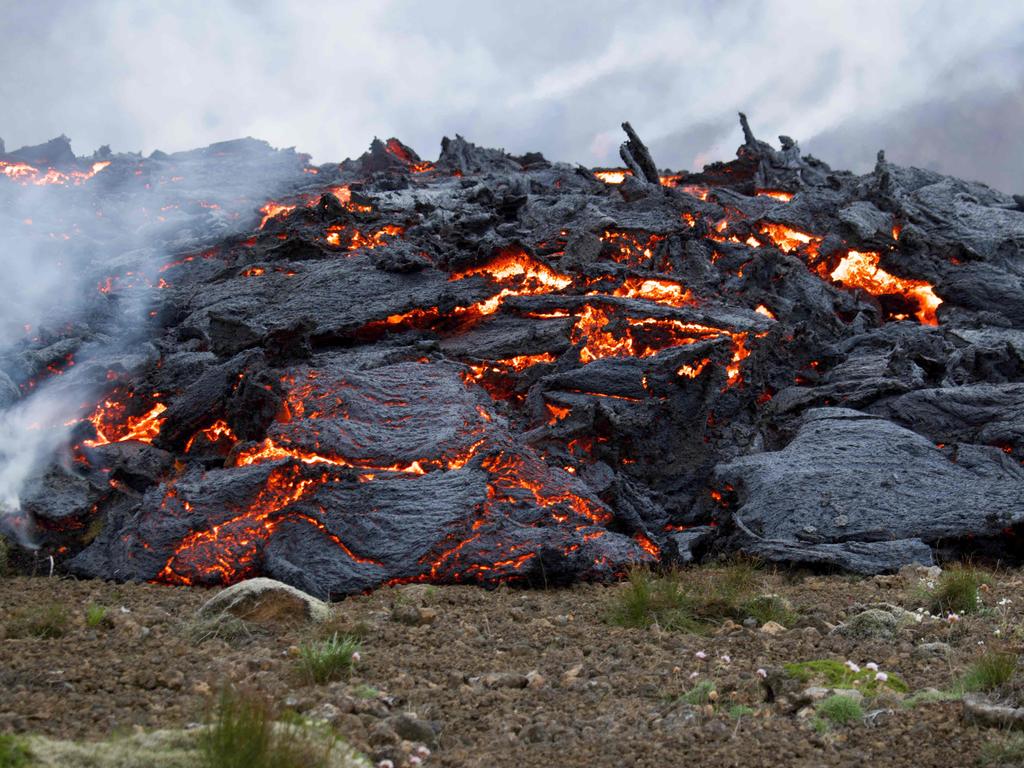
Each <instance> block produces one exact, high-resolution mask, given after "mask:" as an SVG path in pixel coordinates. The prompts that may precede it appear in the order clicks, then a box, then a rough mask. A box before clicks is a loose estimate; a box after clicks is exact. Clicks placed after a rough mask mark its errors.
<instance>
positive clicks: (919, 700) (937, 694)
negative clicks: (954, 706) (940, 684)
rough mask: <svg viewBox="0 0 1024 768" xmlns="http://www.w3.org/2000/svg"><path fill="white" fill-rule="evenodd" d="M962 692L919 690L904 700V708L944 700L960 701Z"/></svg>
mask: <svg viewBox="0 0 1024 768" xmlns="http://www.w3.org/2000/svg"><path fill="white" fill-rule="evenodd" d="M961 698H962V696H961V694H959V693H956V692H955V691H934V690H933V691H919V692H917V693H915V694H914V695H913V696H908V697H907V698H906V699H904V700H903V702H902V706H903V708H904V709H913V708H914V707H917V706H920V705H921V704H938V703H940V702H943V701H959V700H960V699H961Z"/></svg>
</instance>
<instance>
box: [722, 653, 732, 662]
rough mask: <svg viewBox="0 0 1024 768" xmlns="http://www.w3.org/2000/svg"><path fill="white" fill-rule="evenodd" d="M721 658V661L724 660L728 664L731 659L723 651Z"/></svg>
mask: <svg viewBox="0 0 1024 768" xmlns="http://www.w3.org/2000/svg"><path fill="white" fill-rule="evenodd" d="M721 658H722V661H724V662H725V663H726V664H728V663H730V662H731V661H732V657H731V656H729V654H728V653H723V654H722V657H721Z"/></svg>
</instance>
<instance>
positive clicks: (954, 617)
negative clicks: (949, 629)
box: [946, 613, 960, 624]
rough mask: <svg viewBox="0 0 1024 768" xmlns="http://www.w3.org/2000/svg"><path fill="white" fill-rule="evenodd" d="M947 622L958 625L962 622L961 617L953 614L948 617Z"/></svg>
mask: <svg viewBox="0 0 1024 768" xmlns="http://www.w3.org/2000/svg"><path fill="white" fill-rule="evenodd" d="M946 621H948V622H949V623H950V624H956V623H957V622H958V621H960V615H959V614H956V613H951V614H949V615H948V616H947V617H946Z"/></svg>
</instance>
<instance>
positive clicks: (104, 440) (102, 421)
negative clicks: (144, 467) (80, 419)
mask: <svg viewBox="0 0 1024 768" xmlns="http://www.w3.org/2000/svg"><path fill="white" fill-rule="evenodd" d="M132 400H133V396H132V395H131V393H126V394H124V395H123V396H119V395H118V394H116V393H115V394H114V395H112V396H111V397H109V398H107V399H106V400H104V401H103V402H102V403H101V404H100V405H99V406H97V407H96V409H95V410H94V411H93V412H92V414H91V415H89V416H88V417H87V419H86V420H87V421H88V422H89V423H90V424H92V426H93V428H94V429H95V430H96V438H95V439H91V440H85V441H84V445H85V446H86V447H88V448H97V447H99V446H101V445H109V444H111V443H122V442H126V441H129V440H134V441H137V442H140V443H152V442H153V439H154V438H155V437H156V436H157V435H158V434H160V427H161V425H162V424H163V422H164V419H163V418H161V415H162V414H163V413H164V411H166V410H167V406H166V405H164V404H163V403H161V402H157V403H154V404H153V406H152V407H151V408H149V410H148V411H146V412H145V413H143V414H141V415H138V416H130V415H128V408H129V407H130V404H131V402H132Z"/></svg>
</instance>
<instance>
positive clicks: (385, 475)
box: [155, 361, 612, 584]
mask: <svg viewBox="0 0 1024 768" xmlns="http://www.w3.org/2000/svg"><path fill="white" fill-rule="evenodd" d="M521 362H522V361H513V362H510V366H513V365H517V364H520V363H521ZM421 368H422V366H415V365H413V366H409V365H403V366H396V367H394V369H393V373H394V374H395V377H397V378H403V377H405V376H408V375H410V374H412V375H414V376H415V377H417V378H414V379H412V380H409V379H407V378H406V379H405V381H406V386H404V387H403V386H401V385H400V384H395V383H394V382H393V381H392V376H388V375H384V376H371V377H370V378H368V379H367V378H361V377H359V376H355V377H353V378H347V377H346V379H344V380H337V379H331V378H328V377H323V376H321V375H320V373H319V372H317V371H312V370H301V369H300V370H296V371H294V372H292V373H290V374H289V375H288V376H287V382H288V385H289V387H290V391H289V394H288V399H289V400H290V401H291V402H292V406H291V409H290V410H291V412H292V414H293V415H292V416H291V418H290V419H289V421H288V422H286V423H282V424H279V425H278V426H277V427H275V428H274V430H273V432H274V436H273V437H267V438H266V439H265V440H263V441H262V442H261V443H258V444H253V445H248V446H245V447H243V448H242V449H241V450H239V451H236V452H235V453H234V454H233V456H232V458H231V459H230V465H231V466H233V467H236V468H238V470H242V469H247V470H248V471H249V472H260V473H261V474H258V475H256V476H257V477H263V478H265V479H264V480H263V483H262V487H261V488H260V489H259V490H258V491H257V492H256V493H255V495H254V496H253V498H252V499H251V501H248V502H244V501H241V502H240V503H238V504H236V505H235V507H234V508H233V509H230V510H228V511H227V512H226V513H224V514H221V516H220V519H219V520H218V522H216V523H214V524H212V525H211V526H209V527H208V528H204V529H202V530H195V531H193V532H192V533H189V534H188V535H186V536H185V537H184V538H183V539H182V540H181V541H180V542H178V543H177V544H176V545H175V547H174V551H173V553H172V554H170V555H169V556H168V557H167V560H166V562H165V564H164V565H163V567H162V569H161V570H160V572H159V573H158V574H157V575H156V577H155V580H156V581H159V582H163V583H172V584H213V583H232V582H234V581H237V580H239V579H241V578H245V577H246V576H248V575H251V574H253V573H255V572H258V571H259V570H260V569H261V567H262V565H263V563H262V560H261V558H262V551H263V548H264V546H265V545H266V542H267V541H268V540H270V539H271V537H273V536H274V535H275V532H276V531H278V530H280V529H281V527H282V526H292V527H295V526H298V527H300V528H301V527H307V526H308V527H310V528H312V529H314V530H315V531H316V532H317V535H318V536H319V537H321V538H322V539H323V540H324V541H325V544H324V546H328V547H335V548H338V549H340V550H341V551H342V553H343V555H344V557H345V558H347V559H348V560H350V561H352V562H353V563H355V564H357V565H359V566H360V567H370V568H371V570H373V571H374V572H377V571H379V570H380V568H382V567H383V566H384V562H383V561H382V560H381V559H380V558H379V557H377V556H374V555H373V554H371V553H366V552H360V551H359V550H358V548H357V547H356V545H355V543H354V542H356V541H358V539H355V538H353V539H352V540H351V541H349V540H348V539H349V537H347V536H345V535H344V534H340V535H339V533H338V531H340V530H342V527H339V523H338V515H337V514H335V513H334V512H332V506H331V505H330V503H329V501H328V499H329V498H330V497H331V494H333V493H337V492H339V490H341V491H342V492H343V493H349V494H351V493H352V492H353V490H352V489H355V488H365V489H371V488H372V487H374V486H375V484H379V483H388V484H389V486H388V487H390V488H399V487H401V486H395V485H394V484H395V483H402V482H416V481H417V479H418V478H426V477H427V476H428V475H431V474H432V475H434V476H440V475H445V474H447V473H454V474H453V477H454V476H455V475H458V476H459V477H460V478H465V479H464V480H459V481H458V482H463V483H464V482H467V481H469V482H473V483H479V482H484V483H485V487H484V488H482V490H483V491H484V492H483V494H482V496H481V503H480V505H479V514H478V517H477V518H476V521H475V522H474V524H473V525H472V527H471V529H470V530H469V531H467V532H466V533H465V534H464V535H462V536H459V535H456V534H448V535H446V536H443V537H442V538H441V539H440V540H439V541H438V542H437V543H436V544H435V545H434V546H432V547H431V548H430V549H431V551H432V552H433V554H428V555H424V556H423V557H421V558H420V559H419V561H418V564H417V565H416V567H415V568H414V569H413V571H414V572H410V573H408V574H407V575H405V576H403V577H401V578H403V579H405V580H436V579H438V578H441V577H443V578H444V579H445V580H452V581H475V580H485V581H486V580H491V579H494V578H499V577H500V578H502V579H507V578H515V577H516V575H517V574H518V573H519V572H520V571H521V570H522V569H525V568H527V567H528V565H529V563H530V561H532V560H533V558H534V557H535V556H536V552H534V551H532V545H528V544H526V543H523V544H520V545H516V544H513V543H511V542H500V541H497V542H495V541H492V542H490V543H489V544H488V546H487V549H485V550H480V551H477V550H475V549H474V547H473V544H474V543H475V542H476V541H477V540H478V539H479V538H480V535H481V534H480V533H479V531H480V529H481V528H483V527H484V526H491V527H496V528H497V529H502V528H503V527H504V526H506V525H507V524H508V523H507V521H508V520H510V519H515V520H516V523H515V525H516V526H517V527H518V530H519V531H520V534H522V533H523V532H526V531H530V530H536V531H537V532H538V534H539V533H540V532H542V531H545V530H547V529H548V528H549V527H551V526H556V527H558V526H564V527H565V531H564V533H563V534H560V536H562V537H564V539H565V541H567V542H569V543H567V544H566V546H571V545H574V546H576V547H579V546H580V545H581V544H582V543H584V541H583V540H582V539H581V538H580V537H582V536H583V535H584V534H585V533H588V532H592V530H593V529H594V527H595V526H603V525H606V524H607V523H609V522H610V521H611V519H612V515H611V512H610V510H608V508H607V507H606V506H605V505H603V504H602V503H601V502H600V501H598V500H596V499H594V498H592V497H590V496H589V495H588V494H587V493H586V491H585V490H584V489H583V487H582V486H579V485H578V484H577V481H576V480H574V479H572V478H571V476H570V475H568V474H560V473H559V472H553V470H552V469H551V468H549V467H548V466H547V464H545V463H544V462H543V461H542V460H540V459H539V458H537V457H536V456H534V455H533V454H532V452H530V451H529V450H528V449H526V450H524V449H523V448H521V447H520V448H515V449H511V444H510V441H509V438H508V436H507V435H506V434H504V433H503V432H502V431H501V429H500V428H499V427H498V426H497V425H496V423H495V421H494V419H493V417H492V416H491V415H490V413H489V412H488V411H487V409H486V408H484V407H483V406H481V405H479V404H478V405H475V406H473V407H472V408H470V406H471V405H472V403H473V402H474V400H475V398H474V397H473V396H471V395H470V394H469V393H468V392H467V393H466V394H465V395H463V396H460V399H461V400H462V401H463V403H462V404H461V405H460V404H458V403H456V404H451V403H449V404H447V405H446V409H445V410H447V411H449V412H452V413H454V412H461V413H462V414H463V416H462V419H463V423H462V425H461V426H460V427H459V428H458V429H455V430H450V431H449V434H450V437H451V439H452V441H453V445H452V446H451V447H447V448H446V447H445V446H444V445H438V446H437V447H436V449H435V450H436V453H435V454H434V455H432V456H424V457H422V458H420V459H416V460H412V461H408V460H395V461H389V462H384V461H379V460H373V459H370V458H367V457H366V455H365V454H366V452H367V450H368V449H367V447H365V446H364V447H362V448H360V447H359V446H361V442H360V440H359V439H358V435H359V434H361V433H362V432H363V431H364V430H365V428H366V427H365V423H364V422H363V419H365V418H366V417H367V416H370V415H371V414H372V415H373V416H374V417H375V420H377V419H378V418H379V419H380V420H381V421H382V422H383V423H389V424H391V426H392V429H393V430H394V431H396V432H397V433H398V434H399V436H400V435H401V433H403V432H405V431H407V430H410V429H412V430H417V429H422V427H423V426H425V425H417V423H416V422H417V420H423V419H426V420H427V421H428V422H435V421H437V417H438V414H435V413H433V412H431V411H428V410H419V411H418V413H419V414H420V415H419V416H417V415H416V413H417V411H415V410H414V411H413V414H412V415H410V416H401V415H398V414H403V413H404V412H405V411H406V409H407V408H410V407H411V408H414V409H415V404H416V401H417V400H421V399H424V398H429V396H430V394H431V393H433V392H435V389H436V387H438V386H442V387H450V386H451V381H452V380H451V378H450V376H451V374H447V375H446V376H442V377H440V378H439V377H438V374H437V372H432V371H428V372H427V374H426V378H423V374H424V372H423V371H422V370H420V369H421ZM386 373H387V372H386ZM452 373H454V371H453V372H452ZM460 389H461V388H460ZM461 391H463V392H465V390H461ZM399 393H401V394H399ZM408 398H411V400H410V399H408ZM424 405H425V403H424ZM453 409H454V410H453ZM389 413H391V414H395V415H392V416H387V415H385V414H389ZM443 416H444V414H441V417H442V418H443ZM410 419H411V423H410ZM437 423H442V422H439V421H438V422H437ZM331 428H333V429H334V430H340V434H337V433H336V434H334V435H333V438H331V437H329V436H327V431H328V430H329V429H331ZM207 433H212V435H213V436H214V437H219V436H221V435H223V434H225V433H229V430H228V428H227V427H226V425H224V424H222V423H220V422H218V423H215V424H214V425H213V426H211V427H210V428H208V429H207V430H204V431H203V434H207ZM289 435H295V436H297V439H299V440H301V441H306V442H308V441H309V440H310V439H313V440H314V442H319V440H320V439H321V438H319V437H316V436H318V435H321V436H323V437H324V439H333V440H334V441H335V442H336V443H337V442H339V441H340V442H348V443H349V444H350V445H352V446H353V447H354V448H355V449H356V450H362V452H363V453H364V455H363V456H360V457H344V456H342V455H340V454H339V453H337V452H329V451H326V450H324V449H321V450H319V451H312V450H308V449H304V448H301V447H299V446H298V445H293V444H291V443H290V439H289ZM207 436H208V437H210V434H207ZM388 444H391V443H390V441H387V443H386V445H385V446H384V447H383V450H387V445H388ZM371 452H378V453H379V451H378V450H377V449H374V450H373V451H371ZM220 471H221V472H224V471H228V470H220ZM349 472H355V473H356V476H355V477H353V476H351V475H350V474H348V473H349ZM463 472H465V473H467V474H465V475H462V474H460V473H463ZM477 478H479V479H477ZM346 489H347V490H346ZM360 493H361V494H363V495H365V494H366V493H367V491H360ZM183 494H185V495H183ZM186 496H189V494H188V493H186V492H185V491H184V486H178V485H175V484H173V483H172V484H169V485H168V486H167V489H166V491H165V495H164V500H163V502H162V508H163V509H165V510H171V509H173V510H175V514H178V515H185V516H188V515H191V514H193V513H194V511H195V507H196V505H197V504H201V503H202V502H199V501H189V500H188V498H186ZM202 496H203V495H202V494H201V493H200V492H192V493H191V495H190V496H189V497H190V498H196V499H201V498H202ZM311 508H312V509H316V510H318V511H316V512H310V509H311ZM332 521H333V522H332ZM531 535H533V534H531ZM520 548H523V549H529V550H531V551H517V550H519V549H520ZM498 553H500V554H498Z"/></svg>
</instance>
